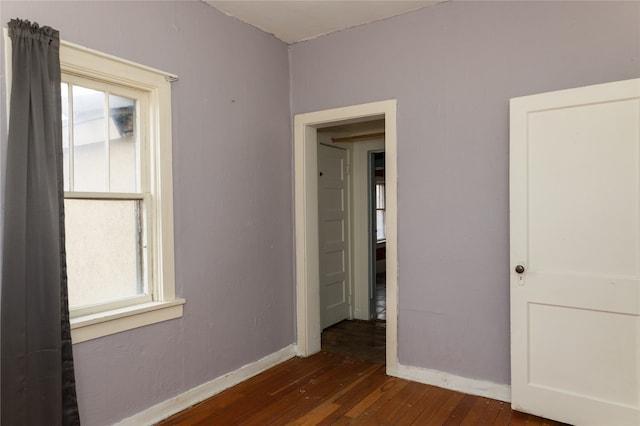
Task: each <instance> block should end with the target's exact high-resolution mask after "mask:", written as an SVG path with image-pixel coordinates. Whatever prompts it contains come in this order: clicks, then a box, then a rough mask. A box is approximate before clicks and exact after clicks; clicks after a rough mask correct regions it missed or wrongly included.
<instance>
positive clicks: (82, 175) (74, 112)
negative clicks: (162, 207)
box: [61, 83, 141, 193]
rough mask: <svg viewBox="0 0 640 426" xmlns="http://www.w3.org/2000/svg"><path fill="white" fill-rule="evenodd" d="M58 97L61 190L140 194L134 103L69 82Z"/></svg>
mask: <svg viewBox="0 0 640 426" xmlns="http://www.w3.org/2000/svg"><path fill="white" fill-rule="evenodd" d="M61 92H62V126H63V130H62V131H63V152H64V188H65V191H74V192H128V193H137V192H141V190H140V186H141V185H140V179H141V177H140V160H139V159H140V142H139V141H140V137H139V130H138V119H137V100H136V99H132V98H128V97H124V96H118V95H115V94H112V93H109V92H107V91H101V90H96V89H92V88H87V87H83V86H80V85H76V84H69V83H62V86H61Z"/></svg>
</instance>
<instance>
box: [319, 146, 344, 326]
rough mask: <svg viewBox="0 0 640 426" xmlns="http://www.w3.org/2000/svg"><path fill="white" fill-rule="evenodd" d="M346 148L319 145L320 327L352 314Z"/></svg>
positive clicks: (332, 323)
mask: <svg viewBox="0 0 640 426" xmlns="http://www.w3.org/2000/svg"><path fill="white" fill-rule="evenodd" d="M348 154H349V153H348V151H347V150H346V149H342V148H337V147H332V146H327V145H323V144H319V145H318V225H319V228H318V229H319V240H320V246H319V255H320V261H319V268H320V327H321V328H322V329H323V330H324V329H325V328H327V327H329V326H331V325H334V324H336V323H338V322H340V321H342V320H344V319H347V318H349V312H350V305H349V300H350V294H349V293H350V283H349V281H350V280H349V275H350V269H349V260H350V252H349V177H348V175H347V170H348V169H347V167H348V166H347V165H348V161H349V158H348V157H349V155H348Z"/></svg>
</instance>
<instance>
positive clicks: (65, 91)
mask: <svg viewBox="0 0 640 426" xmlns="http://www.w3.org/2000/svg"><path fill="white" fill-rule="evenodd" d="M60 92H61V97H62V152H63V164H64V173H63V174H64V190H65V191H69V137H70V135H69V85H68V84H67V83H62V84H61V86H60Z"/></svg>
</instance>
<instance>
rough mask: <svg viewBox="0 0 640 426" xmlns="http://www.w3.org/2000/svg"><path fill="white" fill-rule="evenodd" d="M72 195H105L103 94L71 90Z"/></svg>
mask: <svg viewBox="0 0 640 426" xmlns="http://www.w3.org/2000/svg"><path fill="white" fill-rule="evenodd" d="M72 92H73V103H72V106H73V137H72V142H73V189H72V190H73V191H80V192H106V191H108V187H107V166H108V163H107V146H106V144H105V140H106V133H107V126H106V124H107V121H106V114H105V107H106V103H105V102H106V96H105V95H106V94H105V93H104V92H100V91H97V90H93V89H87V88H84V87H80V86H73V88H72Z"/></svg>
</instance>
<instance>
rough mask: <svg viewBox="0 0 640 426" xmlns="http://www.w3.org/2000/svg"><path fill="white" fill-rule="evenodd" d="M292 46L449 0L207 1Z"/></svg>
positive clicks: (206, 0)
mask: <svg viewBox="0 0 640 426" xmlns="http://www.w3.org/2000/svg"><path fill="white" fill-rule="evenodd" d="M203 1H205V2H206V3H208V4H210V5H211V6H213V7H215V8H217V9H219V10H221V11H222V12H224V13H226V14H227V15H230V16H233V17H235V18H238V19H239V20H241V21H243V22H246V23H247V24H250V25H253V26H254V27H257V28H259V29H261V30H262V31H265V32H267V33H269V34H273V35H274V36H276V37H277V38H279V39H280V40H282V41H284V42H285V43H288V44H292V43H296V42H299V41H303V40H308V39H311V38H314V37H318V36H320V35H323V34H328V33H331V32H334V31H339V30H342V29H345V28H349V27H354V26H356V25H362V24H366V23H369V22H373V21H377V20H380V19H385V18H389V17H391V16H396V15H401V14H403V13H407V12H410V11H412V10H417V9H422V8H423V7H427V6H432V5H434V4H437V3H441V2H442V1H446V0H411V1H405V0H395V1H394V0H373V1H371V0H350V1H341V0H323V1H322V0H321V1H317V0H280V1H273V0H222V1H220V0H203Z"/></svg>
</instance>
